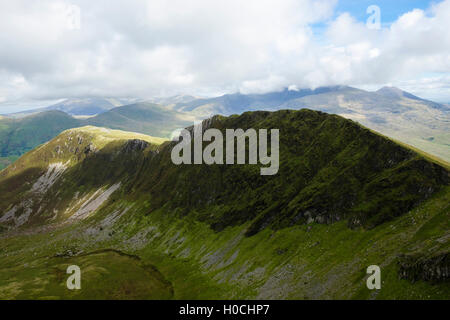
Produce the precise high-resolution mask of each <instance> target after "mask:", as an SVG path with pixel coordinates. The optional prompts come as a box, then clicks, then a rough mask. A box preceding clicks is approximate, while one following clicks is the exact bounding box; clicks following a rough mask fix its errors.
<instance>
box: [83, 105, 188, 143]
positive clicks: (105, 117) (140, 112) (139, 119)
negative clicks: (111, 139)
mask: <svg viewBox="0 0 450 320" xmlns="http://www.w3.org/2000/svg"><path fill="white" fill-rule="evenodd" d="M192 119H193V118H192V117H186V115H184V114H182V113H179V112H177V111H171V110H168V109H166V108H164V107H162V106H160V105H157V104H153V103H148V102H141V103H137V104H132V105H128V106H124V107H119V108H115V109H112V110H110V111H108V112H105V113H102V114H99V115H97V116H95V117H93V118H90V119H86V120H85V123H86V124H89V125H93V126H100V127H108V128H111V129H120V130H128V131H134V132H141V133H145V134H149V135H152V136H158V137H170V134H171V133H172V131H173V130H175V129H178V128H184V127H186V126H188V125H189V124H192V121H193V120H192Z"/></svg>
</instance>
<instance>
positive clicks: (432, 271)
mask: <svg viewBox="0 0 450 320" xmlns="http://www.w3.org/2000/svg"><path fill="white" fill-rule="evenodd" d="M398 265H399V267H400V270H399V277H400V279H405V280H410V281H412V282H416V281H420V280H422V281H430V282H448V281H449V280H450V254H449V252H445V253H441V254H437V255H434V256H432V257H425V256H423V255H402V256H400V257H399V259H398Z"/></svg>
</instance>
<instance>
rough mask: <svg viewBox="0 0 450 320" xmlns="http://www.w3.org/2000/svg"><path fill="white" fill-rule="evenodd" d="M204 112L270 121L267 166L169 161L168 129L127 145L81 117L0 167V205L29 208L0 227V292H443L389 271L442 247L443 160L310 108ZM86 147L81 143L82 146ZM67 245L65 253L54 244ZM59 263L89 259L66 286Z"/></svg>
mask: <svg viewBox="0 0 450 320" xmlns="http://www.w3.org/2000/svg"><path fill="white" fill-rule="evenodd" d="M214 121H216V122H213V126H215V127H217V128H219V129H224V128H233V127H241V128H244V129H245V128H246V127H254V128H256V129H258V128H279V129H280V132H281V138H280V148H281V153H280V154H281V158H280V161H281V162H280V172H279V174H278V175H277V176H273V177H262V176H260V175H259V166H254V165H244V166H210V167H208V166H175V165H173V164H172V163H171V161H170V150H171V149H170V148H171V144H170V143H167V142H165V143H162V144H158V143H161V142H162V141H159V140H158V141H154V140H152V139H151V138H149V139H150V140H149V141H150V142H153V143H150V144H149V145H146V146H145V147H143V148H142V149H140V148H139V144H133V143H131V144H130V141H129V140H127V139H130V138H131V139H134V138H135V136H134V135H133V134H131V135H129V134H128V133H118V132H113V131H105V130H104V129H97V128H92V127H87V128H82V129H75V130H68V131H66V132H64V133H63V134H62V135H60V136H59V137H57V138H56V139H54V140H52V141H51V142H49V143H47V144H46V145H43V146H41V147H40V148H39V149H36V150H34V151H32V152H30V153H28V154H27V155H25V156H24V157H22V158H21V159H19V160H18V161H17V162H16V166H15V169H12V168H8V169H6V170H4V171H2V172H1V174H0V200H1V201H0V210H1V212H6V211H7V210H9V209H11V208H12V207H13V206H14V205H17V204H20V203H21V202H22V201H24V199H28V200H30V199H31V200H33V201H34V202H33V207H32V210H33V212H37V211H38V210H40V211H39V212H40V214H35V215H32V216H31V218H30V220H29V222H28V225H25V226H23V227H21V228H19V229H17V230H12V231H10V232H8V230H6V228H7V227H9V226H10V225H7V224H6V225H3V228H4V229H3V230H1V229H0V237H2V238H1V241H0V257H1V259H0V269H1V270H2V278H0V292H2V293H3V292H4V293H3V294H4V296H5V298H17V297H19V298H39V299H43V298H63V299H69V298H83V297H84V298H89V299H97V298H118V299H122V298H123V299H126V298H129V297H133V298H142V299H146V298H175V299H224V298H226V299H235V298H246V299H255V298H268V299H319V298H323V299H449V298H450V292H449V284H448V280H445V279H444V280H442V279H440V280H439V281H436V282H433V281H428V282H427V281H422V280H419V281H415V282H413V279H411V278H408V277H406V279H400V276H399V262H401V261H402V260H401V259H403V258H402V257H403V256H408V257H418V259H420V261H427V260H428V259H430V258H433V257H435V256H436V255H440V254H446V253H448V250H449V241H448V239H449V221H450V220H449V215H450V207H449V205H450V186H449V183H448V171H447V170H446V169H445V168H443V167H440V166H438V165H437V164H435V163H432V162H430V161H428V160H427V159H425V158H423V157H422V156H421V155H419V154H417V153H415V152H413V151H411V150H408V149H405V148H404V147H402V146H399V145H398V144H396V143H394V142H393V141H390V140H388V139H385V138H384V137H382V136H379V135H376V134H374V133H372V132H370V131H369V130H366V129H365V128H362V127H361V126H359V125H357V124H355V123H353V122H351V121H347V120H344V119H342V118H340V117H336V116H330V115H326V114H323V113H319V112H313V111H308V110H304V111H299V112H294V111H280V112H276V113H266V112H254V113H246V114H244V115H241V116H233V117H229V118H223V117H219V118H216V119H215V120H214ZM79 138H82V139H81V140H80V139H79ZM80 141H81V142H80ZM88 146H93V147H94V148H93V149H92V148H89V150H95V151H92V152H91V151H89V152H87V153H86V152H84V151H83V150H86V147H88ZM76 148H78V149H79V151H81V152H76ZM54 162H63V163H67V169H66V171H65V172H64V174H63V179H60V180H58V181H57V182H56V183H55V184H54V185H53V186H52V187H51V188H50V189H49V190H48V191H47V192H46V193H45V194H43V195H40V196H38V195H36V194H35V193H30V192H29V189H30V188H31V185H32V182H33V181H35V180H36V179H37V177H39V176H40V175H41V174H42V173H43V172H45V171H46V168H47V166H48V164H49V163H54ZM119 181H120V182H121V188H120V189H119V190H118V191H117V192H115V193H114V194H113V195H112V196H111V197H110V198H109V200H108V201H107V202H105V203H103V205H101V206H100V208H99V210H98V211H96V212H95V213H93V214H92V215H91V216H90V217H89V218H87V219H86V220H82V221H79V222H77V223H74V224H64V223H65V222H67V218H68V217H69V216H70V215H71V214H73V213H74V212H75V211H76V210H77V209H78V208H79V207H80V204H78V205H75V204H74V203H76V201H78V200H79V199H83V198H88V197H90V196H92V195H93V194H95V192H97V191H98V190H106V189H107V188H108V187H109V186H111V185H113V184H116V183H118V182H119ZM306 212H309V213H308V215H307V214H306ZM55 213H57V214H56V215H55ZM19 214H20V213H19ZM116 216H117V217H118V218H117V219H116V220H114V222H111V218H112V217H116ZM52 217H53V218H52ZM308 217H310V218H311V217H312V218H314V219H309V218H308ZM69 249H70V250H71V251H72V252H74V253H75V256H73V257H55V256H56V255H60V253H64V252H67V250H69ZM114 250H115V251H114ZM69 263H74V264H77V263H78V264H80V266H81V265H82V270H83V269H84V268H86V269H87V270H88V271H89V272H87V273H86V279H85V280H82V281H84V282H83V283H86V285H87V289H86V292H84V290H85V289H84V288H86V287H85V286H84V285H82V286H83V289H82V290H81V291H80V292H78V293H74V292H66V289H65V288H64V282H63V281H64V280H65V279H66V278H64V277H63V274H62V273H61V271H63V270H64V268H66V267H67V265H68V264H69ZM372 264H376V265H379V266H380V267H381V270H382V281H383V282H382V289H381V290H380V291H370V290H368V289H367V288H366V283H365V281H366V277H367V275H366V274H365V270H366V268H367V267H368V266H369V265H372ZM91 267H92V268H91ZM3 270H5V272H4V273H3ZM129 270H131V271H130V272H129ZM148 272H150V275H149V274H148ZM64 276H66V275H64ZM144 278H145V279H147V278H148V283H147V282H145V281H144ZM114 279H117V284H113V285H111V284H109V283H110V282H111V281H114ZM143 281H144V284H143V285H142V286H141V285H138V283H141V282H143ZM90 283H93V284H95V287H96V288H97V290H96V291H89V288H93V286H92V287H89V286H90V285H89V284H90ZM124 283H125V284H124ZM111 288H112V289H111ZM130 288H132V289H130ZM149 288H156V289H154V291H155V294H154V295H149V294H148V290H150V289H149Z"/></svg>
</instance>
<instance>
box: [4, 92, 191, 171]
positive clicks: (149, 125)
mask: <svg viewBox="0 0 450 320" xmlns="http://www.w3.org/2000/svg"><path fill="white" fill-rule="evenodd" d="M89 102H92V101H90V100H89ZM192 122H193V117H189V116H186V115H184V114H182V113H179V112H177V111H173V110H168V109H165V108H163V107H161V106H159V105H156V104H152V103H138V104H134V105H129V106H125V107H119V108H114V109H112V110H109V111H106V112H104V113H102V114H100V115H97V116H95V117H92V118H88V119H75V118H73V117H71V116H69V115H68V114H66V113H64V112H62V111H46V112H41V113H37V114H33V115H31V116H27V117H24V118H17V119H14V118H3V119H0V169H3V168H4V167H7V166H8V165H9V164H11V163H13V162H14V161H15V160H17V158H18V157H20V156H21V155H23V154H24V153H25V152H28V151H30V150H32V149H33V148H35V147H37V146H38V145H40V144H42V143H44V142H47V141H49V140H50V139H53V138H54V137H55V136H56V135H58V134H59V133H61V132H62V131H63V130H66V129H69V128H76V127H81V126H86V125H94V126H99V127H107V128H111V129H120V130H125V131H133V132H139V133H144V134H149V135H152V136H158V137H170V134H171V133H172V131H173V130H176V129H178V128H184V127H186V126H187V125H190V124H192Z"/></svg>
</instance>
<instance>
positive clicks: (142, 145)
mask: <svg viewBox="0 0 450 320" xmlns="http://www.w3.org/2000/svg"><path fill="white" fill-rule="evenodd" d="M148 146H149V143H148V142H146V141H144V140H139V139H133V140H129V141H127V143H126V144H125V145H124V147H123V152H125V153H132V152H139V151H143V150H145V149H146V148H147V147H148Z"/></svg>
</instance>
